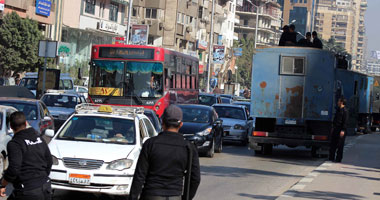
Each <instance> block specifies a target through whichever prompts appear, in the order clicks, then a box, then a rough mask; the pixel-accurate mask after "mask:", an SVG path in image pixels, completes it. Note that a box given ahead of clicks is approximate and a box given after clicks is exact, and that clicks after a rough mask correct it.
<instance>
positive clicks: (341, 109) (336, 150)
mask: <svg viewBox="0 0 380 200" xmlns="http://www.w3.org/2000/svg"><path fill="white" fill-rule="evenodd" d="M345 105H346V99H344V97H341V98H340V99H339V100H338V108H337V110H336V113H335V116H334V121H333V126H334V127H333V131H332V134H331V141H330V142H331V143H330V156H329V160H330V161H335V162H341V161H342V158H343V147H344V141H345V139H346V128H347V121H348V111H347V109H346V107H345Z"/></svg>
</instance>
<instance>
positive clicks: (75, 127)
mask: <svg viewBox="0 0 380 200" xmlns="http://www.w3.org/2000/svg"><path fill="white" fill-rule="evenodd" d="M57 139H62V140H73V141H88V142H101V143H117V144H135V143H136V134H135V124H134V121H133V120H127V119H120V118H110V117H98V116H74V117H72V118H71V119H70V120H69V121H68V123H67V124H66V125H65V127H64V128H63V129H62V131H61V132H60V133H59V135H58V137H57Z"/></svg>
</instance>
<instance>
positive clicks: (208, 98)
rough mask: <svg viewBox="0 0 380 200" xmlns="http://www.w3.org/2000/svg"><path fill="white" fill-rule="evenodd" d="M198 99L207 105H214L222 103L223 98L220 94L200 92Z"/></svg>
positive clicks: (200, 102)
mask: <svg viewBox="0 0 380 200" xmlns="http://www.w3.org/2000/svg"><path fill="white" fill-rule="evenodd" d="M198 101H199V104H201V105H206V106H212V105H214V104H218V103H222V100H221V98H220V96H219V95H216V94H208V93H199V95H198Z"/></svg>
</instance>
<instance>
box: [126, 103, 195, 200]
mask: <svg viewBox="0 0 380 200" xmlns="http://www.w3.org/2000/svg"><path fill="white" fill-rule="evenodd" d="M162 120H163V126H162V127H163V129H164V131H163V132H161V133H160V134H159V135H158V136H156V137H152V138H150V139H148V140H147V141H146V142H145V143H144V145H143V147H142V150H141V153H140V157H139V160H138V162H137V166H136V171H135V174H134V177H133V183H132V186H131V191H130V195H129V199H130V200H137V199H142V200H181V199H192V198H193V197H194V196H195V193H196V191H197V189H198V186H199V183H200V168H199V158H198V152H197V150H196V149H195V146H194V145H193V144H191V143H190V142H188V141H186V140H185V139H184V137H183V136H182V134H180V133H178V130H179V129H180V128H181V126H182V110H181V109H180V108H179V107H178V106H175V105H171V106H169V107H168V108H167V109H165V111H164V114H163V116H162ZM189 152H190V153H191V154H189ZM189 155H192V156H191V157H190V158H189ZM190 159H191V160H190ZM189 163H190V164H189ZM188 166H191V167H188ZM185 171H191V173H189V174H188V175H189V177H190V178H189V179H188V180H189V187H188V188H189V190H188V194H189V195H188V196H187V197H186V195H185V196H183V197H182V194H183V193H184V191H183V188H184V187H183V186H184V184H183V182H184V181H183V180H184V176H185ZM185 185H186V184H185ZM185 188H186V187H185Z"/></svg>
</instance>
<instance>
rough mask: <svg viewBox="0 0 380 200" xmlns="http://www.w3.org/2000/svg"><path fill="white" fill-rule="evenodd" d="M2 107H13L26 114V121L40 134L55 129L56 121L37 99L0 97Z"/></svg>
mask: <svg viewBox="0 0 380 200" xmlns="http://www.w3.org/2000/svg"><path fill="white" fill-rule="evenodd" d="M0 105H4V106H12V107H14V108H16V109H17V110H19V111H21V112H23V113H24V114H25V117H26V120H27V121H28V123H29V125H30V126H32V127H33V128H34V129H36V131H37V132H38V133H39V134H44V133H45V130H46V129H54V119H53V116H51V115H50V112H49V110H48V108H47V106H46V105H45V104H44V103H43V102H42V101H40V100H37V99H26V98H10V97H0Z"/></svg>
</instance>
